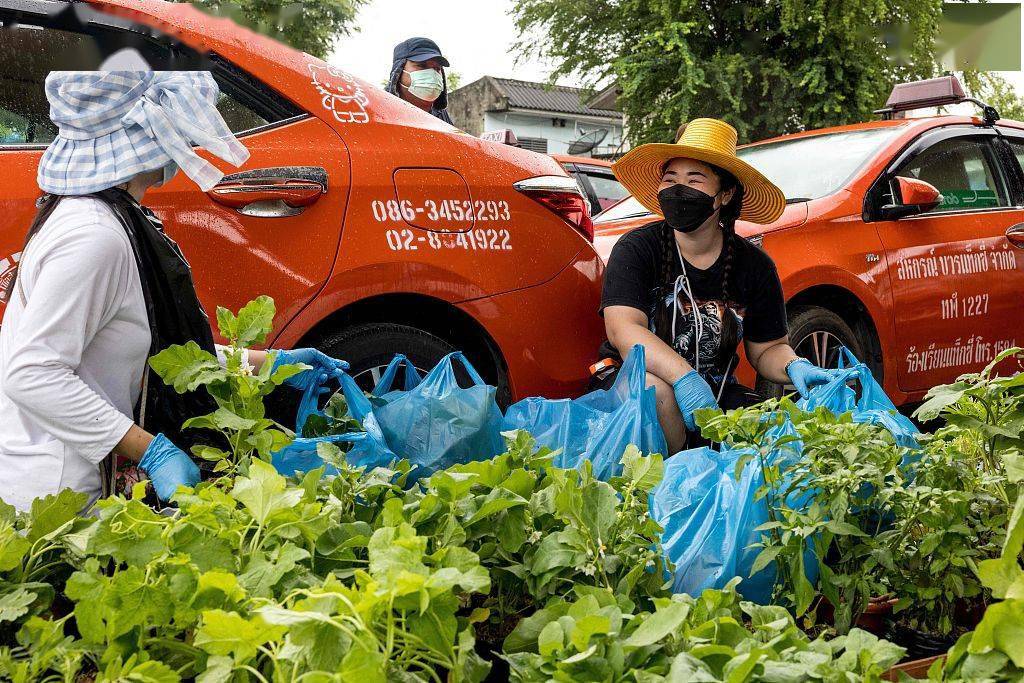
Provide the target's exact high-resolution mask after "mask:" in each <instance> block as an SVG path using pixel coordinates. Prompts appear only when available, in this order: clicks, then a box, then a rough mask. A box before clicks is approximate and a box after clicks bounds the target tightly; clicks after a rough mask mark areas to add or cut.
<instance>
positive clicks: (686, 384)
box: [672, 370, 718, 432]
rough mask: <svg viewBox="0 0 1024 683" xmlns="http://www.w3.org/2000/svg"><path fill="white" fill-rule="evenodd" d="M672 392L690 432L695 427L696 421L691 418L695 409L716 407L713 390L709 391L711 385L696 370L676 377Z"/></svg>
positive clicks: (716, 402)
mask: <svg viewBox="0 0 1024 683" xmlns="http://www.w3.org/2000/svg"><path fill="white" fill-rule="evenodd" d="M672 392H673V393H674V394H675V395H676V403H677V404H679V412H680V413H682V414H683V423H684V424H685V425H686V428H687V429H689V430H690V431H691V432H692V431H695V430H696V429H697V423H696V422H695V421H694V418H693V413H694V412H695V411H697V410H701V409H702V408H712V409H717V408H718V401H716V400H715V392H713V391H711V386H710V385H708V383H707V382H705V381H704V378H703V377H701V376H700V375H699V374H697V371H696V370H690V371H689V372H688V373H686V374H685V375H683V376H682V377H680V378H679V379H677V380H676V383H675V384H673V385H672Z"/></svg>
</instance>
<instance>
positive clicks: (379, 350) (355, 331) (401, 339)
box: [317, 323, 455, 391]
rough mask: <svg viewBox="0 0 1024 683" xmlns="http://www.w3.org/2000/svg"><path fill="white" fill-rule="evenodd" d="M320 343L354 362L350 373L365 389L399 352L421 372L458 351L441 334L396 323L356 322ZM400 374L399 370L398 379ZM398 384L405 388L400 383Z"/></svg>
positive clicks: (321, 346)
mask: <svg viewBox="0 0 1024 683" xmlns="http://www.w3.org/2000/svg"><path fill="white" fill-rule="evenodd" d="M317 347H319V348H320V350H321V351H323V352H324V353H326V354H328V355H329V356H333V357H334V358H340V359H342V360H346V361H348V363H349V365H350V366H351V368H350V369H349V371H348V373H349V374H350V375H352V377H353V378H354V379H355V380H356V383H358V384H359V386H360V388H362V389H363V390H365V391H369V390H370V389H373V387H374V385H376V384H377V380H379V379H380V376H381V373H383V372H384V369H385V368H386V367H387V366H388V363H390V362H391V359H393V358H394V357H395V354H396V353H401V354H404V355H405V357H406V358H408V359H409V360H411V361H412V364H413V365H414V366H415V367H416V369H417V370H418V371H419V373H420V375H421V376H422V375H426V374H427V373H428V372H430V370H431V369H433V367H434V366H435V365H437V362H438V361H439V360H441V358H443V357H444V356H445V355H447V354H449V353H451V352H452V351H455V347H453V346H452V345H451V344H449V343H448V342H446V341H445V340H443V339H441V338H440V337H437V336H435V335H433V334H430V333H429V332H424V331H423V330H420V329H417V328H415V327H409V326H408V325H397V324H394V323H367V324H363V325H354V326H353V327H350V328H348V329H346V330H343V331H342V332H339V333H338V334H335V335H330V336H328V337H326V338H324V339H323V340H322V341H321V342H320V343H319V344H317ZM401 377H402V375H401V374H399V381H400V378H401ZM396 388H402V386H401V384H398V385H396Z"/></svg>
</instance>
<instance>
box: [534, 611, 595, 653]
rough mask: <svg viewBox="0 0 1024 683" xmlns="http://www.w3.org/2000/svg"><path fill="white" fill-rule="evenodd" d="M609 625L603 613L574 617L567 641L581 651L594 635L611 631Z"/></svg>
mask: <svg viewBox="0 0 1024 683" xmlns="http://www.w3.org/2000/svg"><path fill="white" fill-rule="evenodd" d="M611 625H612V624H611V620H610V619H609V618H608V617H607V616H605V615H603V614H588V615H586V616H584V617H581V618H579V619H576V623H575V625H574V626H573V629H572V631H570V633H569V641H570V642H571V643H572V645H573V647H575V648H576V650H577V651H580V652H582V651H583V650H586V649H587V646H588V645H589V644H590V639H591V638H593V637H594V636H596V635H606V634H608V633H609V632H610V631H611ZM541 635H543V633H542V634H541Z"/></svg>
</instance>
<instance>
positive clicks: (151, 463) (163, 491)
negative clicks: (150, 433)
mask: <svg viewBox="0 0 1024 683" xmlns="http://www.w3.org/2000/svg"><path fill="white" fill-rule="evenodd" d="M139 467H141V468H142V469H143V470H145V471H146V474H148V475H149V479H150V481H152V482H153V488H154V489H156V495H157V496H159V497H160V500H170V498H171V496H172V495H173V494H174V492H175V491H177V490H178V487H179V486H195V485H196V484H198V483H199V468H198V467H196V464H195V463H194V462H192V458H190V457H188V456H187V455H185V451H183V450H181V449H180V448H178V447H177V446H175V445H174V444H173V443H171V441H170V439H168V438H167V437H166V436H164V435H163V434H157V435H156V438H154V439H153V440H152V441H150V442H149V446H148V447H147V448H146V451H145V452H144V453H143V454H142V460H139Z"/></svg>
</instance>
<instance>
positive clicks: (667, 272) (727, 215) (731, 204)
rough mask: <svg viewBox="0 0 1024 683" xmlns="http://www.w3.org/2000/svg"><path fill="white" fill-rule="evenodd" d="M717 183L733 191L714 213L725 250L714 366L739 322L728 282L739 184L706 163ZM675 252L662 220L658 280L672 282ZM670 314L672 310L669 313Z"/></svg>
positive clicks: (730, 345) (734, 341)
mask: <svg viewBox="0 0 1024 683" xmlns="http://www.w3.org/2000/svg"><path fill="white" fill-rule="evenodd" d="M708 166H710V167H711V170H712V171H714V173H715V175H717V176H718V178H719V182H720V191H725V190H734V192H733V196H732V199H730V200H729V201H728V202H727V203H725V204H723V205H722V206H721V208H720V209H719V213H718V226H719V228H721V230H722V250H723V251H724V252H725V255H724V258H723V261H722V290H721V291H722V295H721V297H722V304H723V305H724V307H725V310H724V311H723V313H722V336H721V341H720V344H719V356H718V358H716V359H715V366H716V367H720V366H722V365H724V364H725V361H727V360H729V359H730V357H731V356H733V355H734V354H735V349H736V346H737V345H738V344H739V335H740V323H739V318H738V317H737V315H736V313H735V312H734V311H733V310H732V308H731V303H732V301H731V299H730V294H731V292H730V284H731V280H732V267H733V260H734V255H735V251H736V248H735V243H736V240H737V239H739V238H738V237H736V220H737V219H738V218H739V215H740V209H741V208H742V206H743V186H742V185H741V184H740V183H739V181H738V180H737V179H736V176H734V175H733V174H732V173H730V172H729V171H726V170H725V169H724V168H719V167H718V166H714V165H713V164H708ZM681 267H682V264H681V263H679V259H678V253H677V251H676V238H675V230H673V229H672V226H670V225H669V224H668V223H667V222H663V223H662V228H661V267H660V270H659V277H658V281H659V282H662V283H667V282H670V281H672V280H673V279H674V278H673V275H674V273H676V271H677V268H681ZM673 315H674V313H673Z"/></svg>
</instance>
